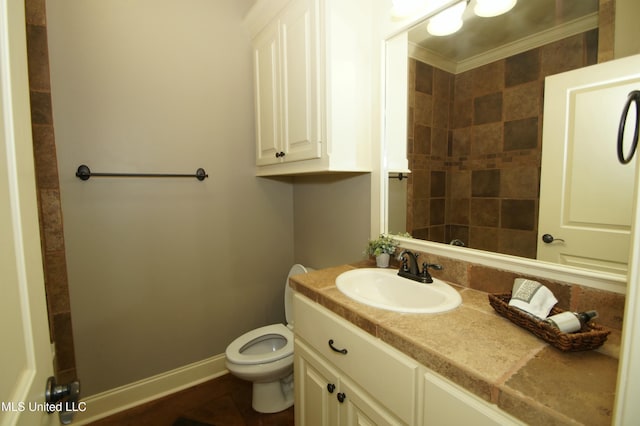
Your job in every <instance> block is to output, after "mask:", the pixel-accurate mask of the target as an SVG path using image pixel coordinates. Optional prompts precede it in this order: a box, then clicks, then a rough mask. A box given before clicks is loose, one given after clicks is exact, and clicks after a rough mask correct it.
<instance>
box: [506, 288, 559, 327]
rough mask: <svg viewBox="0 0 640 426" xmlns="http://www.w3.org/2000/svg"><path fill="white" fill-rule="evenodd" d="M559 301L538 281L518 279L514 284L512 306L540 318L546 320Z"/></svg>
mask: <svg viewBox="0 0 640 426" xmlns="http://www.w3.org/2000/svg"><path fill="white" fill-rule="evenodd" d="M556 303H558V299H556V297H555V296H554V295H553V293H552V292H551V290H549V289H548V288H547V287H545V286H544V285H542V284H540V283H539V282H538V281H533V280H528V279H525V278H516V279H515V280H514V282H513V291H512V292H511V300H509V305H510V306H515V307H516V308H520V309H522V310H523V311H525V312H529V313H530V314H532V315H535V316H536V317H538V318H541V319H544V318H546V317H547V316H548V315H549V312H551V309H552V308H553V306H554V305H555V304H556Z"/></svg>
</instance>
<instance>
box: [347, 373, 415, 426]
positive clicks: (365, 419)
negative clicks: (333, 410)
mask: <svg viewBox="0 0 640 426" xmlns="http://www.w3.org/2000/svg"><path fill="white" fill-rule="evenodd" d="M340 393H341V394H342V396H341V398H340V399H339V400H338V403H339V411H338V412H339V414H340V426H344V425H346V426H367V425H371V426H373V425H376V426H392V425H406V424H407V423H405V422H402V421H401V420H399V419H398V418H397V417H395V416H394V415H393V414H391V412H389V410H387V409H386V408H385V407H384V406H383V405H382V404H380V403H378V402H376V401H375V400H374V399H373V398H371V396H370V395H369V394H368V393H367V392H365V391H364V390H363V389H362V388H360V387H359V386H357V385H356V384H355V383H353V382H351V380H349V379H348V378H344V377H343V378H342V380H341V381H340ZM340 401H341V402H340Z"/></svg>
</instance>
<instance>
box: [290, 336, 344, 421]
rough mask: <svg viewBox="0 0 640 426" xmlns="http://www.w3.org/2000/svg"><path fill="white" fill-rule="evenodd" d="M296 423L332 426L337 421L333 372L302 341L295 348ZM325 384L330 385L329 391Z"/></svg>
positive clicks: (335, 376)
mask: <svg viewBox="0 0 640 426" xmlns="http://www.w3.org/2000/svg"><path fill="white" fill-rule="evenodd" d="M294 369H295V381H294V385H295V389H296V410H295V415H296V424H300V425H305V426H332V425H335V424H336V421H337V416H338V414H337V407H336V395H337V393H338V392H339V382H338V376H337V374H336V373H335V372H334V371H333V370H332V369H331V368H330V367H329V366H327V365H326V364H325V363H324V362H322V361H321V360H319V359H318V358H317V357H315V356H314V355H313V354H312V353H311V351H310V350H309V349H307V348H306V346H305V345H304V344H303V343H300V342H299V341H297V340H296V348H295V359H294ZM327 386H333V390H332V391H330V390H329V388H328V387H327Z"/></svg>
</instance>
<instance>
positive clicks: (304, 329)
mask: <svg viewBox="0 0 640 426" xmlns="http://www.w3.org/2000/svg"><path fill="white" fill-rule="evenodd" d="M294 312H295V316H296V325H295V333H296V334H297V335H299V336H301V337H302V338H303V339H304V340H305V342H306V343H308V344H309V345H310V346H311V347H313V348H314V349H315V350H316V351H317V353H319V354H320V355H322V356H323V357H325V358H326V359H327V360H329V361H330V362H331V363H332V364H333V365H335V366H336V367H337V368H338V369H340V370H341V371H344V372H346V374H348V375H349V377H350V378H351V379H353V380H354V381H355V382H357V383H358V384H359V385H360V386H362V388H364V389H366V390H367V393H368V394H370V395H371V396H373V397H374V398H375V399H376V400H378V401H380V402H383V401H384V403H385V405H388V406H389V407H390V411H391V412H393V413H394V415H396V416H398V418H400V419H401V420H403V421H405V422H407V423H412V422H413V417H414V412H415V401H414V392H415V389H416V387H417V380H418V378H417V371H418V364H417V363H415V362H414V361H413V360H411V359H409V358H408V357H406V356H405V355H403V354H401V353H399V352H398V351H396V350H395V349H393V348H391V347H389V346H387V345H384V344H382V342H381V341H380V340H379V339H376V338H375V337H373V336H371V335H369V334H366V333H364V332H362V331H361V330H360V329H358V328H357V327H355V326H354V325H353V324H350V323H349V322H347V321H345V320H342V319H341V318H338V317H337V316H335V315H333V314H332V313H330V312H329V311H327V310H326V309H324V308H322V307H321V306H319V305H317V304H316V303H314V302H312V301H310V300H309V299H307V298H305V297H304V296H301V295H299V294H296V296H295V299H294ZM329 340H332V341H333V346H334V347H336V348H337V349H346V350H347V353H346V354H343V353H340V352H336V351H334V350H333V349H332V348H331V347H330V346H329Z"/></svg>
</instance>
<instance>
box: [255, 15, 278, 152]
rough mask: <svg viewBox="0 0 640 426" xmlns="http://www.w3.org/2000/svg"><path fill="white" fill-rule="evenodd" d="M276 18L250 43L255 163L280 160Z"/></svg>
mask: <svg viewBox="0 0 640 426" xmlns="http://www.w3.org/2000/svg"><path fill="white" fill-rule="evenodd" d="M278 40H279V34H278V22H277V21H276V22H274V23H273V24H271V25H269V26H268V27H267V28H265V29H264V31H263V32H262V33H260V35H259V36H258V37H256V39H255V40H254V43H253V61H254V80H255V81H254V85H255V96H256V98H255V100H254V102H255V114H256V164H258V165H264V164H273V163H277V162H279V161H280V160H279V158H278V157H276V153H277V152H279V151H280V149H279V139H280V124H279V122H278V109H279V108H280V101H279V91H280V82H279V80H278V78H279V77H278V76H279V66H278V60H279V47H278V43H279V42H278Z"/></svg>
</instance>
